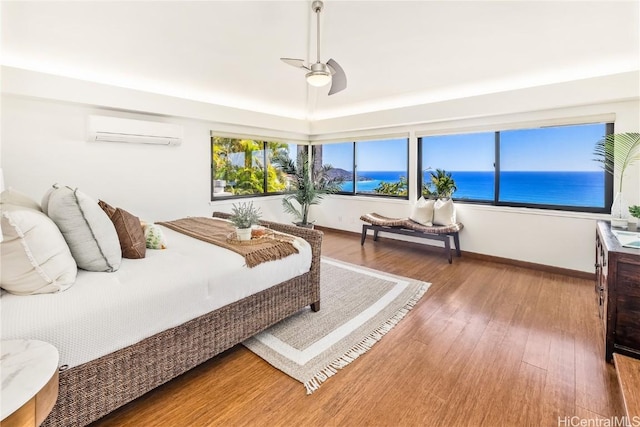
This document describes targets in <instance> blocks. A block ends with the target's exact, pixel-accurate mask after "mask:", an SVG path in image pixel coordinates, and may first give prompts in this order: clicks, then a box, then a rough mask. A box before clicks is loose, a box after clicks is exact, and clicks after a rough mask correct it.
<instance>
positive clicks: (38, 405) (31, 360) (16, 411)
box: [0, 340, 58, 427]
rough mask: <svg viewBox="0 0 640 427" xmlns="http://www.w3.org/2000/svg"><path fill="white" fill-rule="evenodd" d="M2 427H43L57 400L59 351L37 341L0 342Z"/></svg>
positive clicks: (0, 417)
mask: <svg viewBox="0 0 640 427" xmlns="http://www.w3.org/2000/svg"><path fill="white" fill-rule="evenodd" d="M0 351H1V353H2V358H1V359H0V372H1V377H2V389H1V390H0V393H1V394H2V396H1V397H2V398H1V399H0V420H1V421H2V427H27V426H29V427H33V426H39V425H40V424H42V422H43V421H44V419H45V418H47V415H49V413H50V412H51V410H52V409H53V406H54V405H55V403H56V400H57V398H58V350H57V349H56V348H55V347H54V346H52V345H51V344H49V343H46V342H43V341H37V340H2V341H1V342H0Z"/></svg>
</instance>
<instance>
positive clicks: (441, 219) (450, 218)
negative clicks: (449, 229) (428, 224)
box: [433, 199, 456, 225]
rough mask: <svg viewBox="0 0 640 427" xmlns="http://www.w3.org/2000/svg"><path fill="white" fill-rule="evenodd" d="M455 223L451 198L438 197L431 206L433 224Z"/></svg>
mask: <svg viewBox="0 0 640 427" xmlns="http://www.w3.org/2000/svg"><path fill="white" fill-rule="evenodd" d="M455 223H456V207H455V206H454V204H453V200H451V199H446V200H444V199H438V200H436V202H435V204H434V206H433V225H452V224H455Z"/></svg>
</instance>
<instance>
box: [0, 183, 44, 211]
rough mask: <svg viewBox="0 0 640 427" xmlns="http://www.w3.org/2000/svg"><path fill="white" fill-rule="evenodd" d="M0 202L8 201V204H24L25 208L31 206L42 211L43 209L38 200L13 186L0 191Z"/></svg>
mask: <svg viewBox="0 0 640 427" xmlns="http://www.w3.org/2000/svg"><path fill="white" fill-rule="evenodd" d="M0 203H3V204H4V203H6V204H8V205H14V206H24V207H25V208H31V209H35V210H37V211H41V212H42V209H40V205H39V204H38V202H36V201H35V200H33V199H32V198H31V197H29V196H27V195H26V194H22V193H21V192H19V191H16V190H14V189H13V188H7V189H6V190H4V191H3V192H2V193H0Z"/></svg>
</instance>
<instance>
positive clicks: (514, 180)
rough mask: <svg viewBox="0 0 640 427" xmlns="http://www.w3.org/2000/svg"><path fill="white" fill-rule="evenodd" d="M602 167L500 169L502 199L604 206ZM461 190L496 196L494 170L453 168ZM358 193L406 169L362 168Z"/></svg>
mask: <svg viewBox="0 0 640 427" xmlns="http://www.w3.org/2000/svg"><path fill="white" fill-rule="evenodd" d="M603 174H604V172H603V171H593V172H591V171H588V172H521V171H518V172H513V171H507V172H501V177H500V194H501V197H500V200H501V201H504V202H516V203H518V202H520V203H538V204H552V205H565V206H589V207H604V196H603V195H604V179H603ZM451 175H452V177H453V178H454V179H455V181H456V186H457V187H458V191H456V192H455V194H454V195H453V197H454V198H455V199H470V200H488V201H492V200H493V186H494V183H493V181H494V179H493V176H494V173H493V172H467V171H455V172H453V171H452V172H451ZM358 176H359V177H360V179H362V178H367V180H361V181H358V183H357V191H358V192H359V193H369V192H373V190H374V189H375V188H376V187H377V186H378V185H379V184H380V183H381V182H396V181H398V180H400V177H401V176H406V172H400V171H360V172H359V173H358ZM342 191H347V192H351V191H353V182H352V181H348V182H345V183H343V184H342Z"/></svg>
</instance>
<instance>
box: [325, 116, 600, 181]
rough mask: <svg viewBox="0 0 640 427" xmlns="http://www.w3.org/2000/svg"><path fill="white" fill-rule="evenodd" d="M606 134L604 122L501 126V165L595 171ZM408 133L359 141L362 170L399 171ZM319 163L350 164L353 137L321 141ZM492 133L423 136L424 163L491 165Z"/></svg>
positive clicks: (460, 167) (456, 167)
mask: <svg viewBox="0 0 640 427" xmlns="http://www.w3.org/2000/svg"><path fill="white" fill-rule="evenodd" d="M604 134H605V125H604V124H592V125H579V126H557V127H552V128H541V129H524V130H510V131H501V132H500V142H501V169H502V170H505V171H508V170H524V171H599V170H602V169H601V168H600V164H599V163H597V162H594V161H593V158H594V155H593V148H594V146H595V144H596V142H597V141H598V140H600V139H601V138H602V137H603V136H604ZM406 141H407V139H406V138H400V139H392V140H376V141H365V142H360V143H358V145H357V147H358V153H357V164H358V168H359V170H361V171H399V170H406V168H407V148H406V146H407V144H406ZM322 150H323V160H324V163H330V164H331V165H332V166H333V167H336V168H341V169H345V170H351V169H352V168H353V164H352V150H353V143H352V142H347V143H340V144H326V145H324V146H323V149H322ZM493 162H494V133H493V132H486V133H476V134H463V135H446V136H434V137H428V138H424V149H423V162H422V166H423V169H427V168H429V167H431V168H433V169H435V168H439V169H445V170H449V171H491V170H493Z"/></svg>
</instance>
